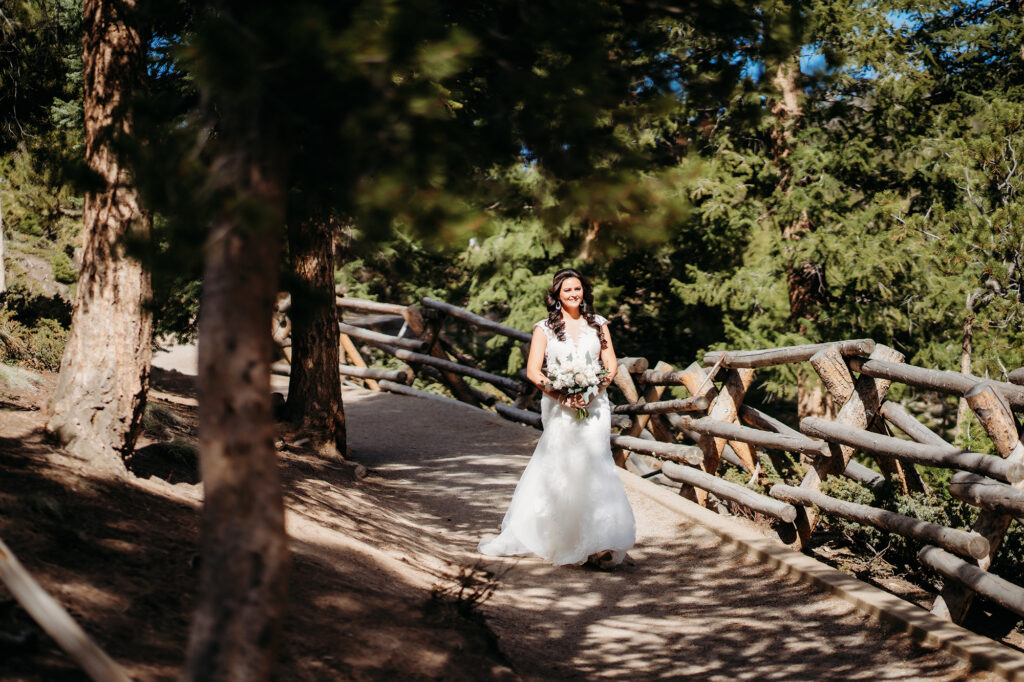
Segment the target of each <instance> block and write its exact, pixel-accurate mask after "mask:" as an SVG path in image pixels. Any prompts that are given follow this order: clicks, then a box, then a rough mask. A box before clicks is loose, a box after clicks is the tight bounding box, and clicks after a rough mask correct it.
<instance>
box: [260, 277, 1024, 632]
mask: <svg viewBox="0 0 1024 682" xmlns="http://www.w3.org/2000/svg"><path fill="white" fill-rule="evenodd" d="M336 302H337V305H338V308H339V309H340V311H341V312H342V314H343V322H342V323H341V350H342V357H343V358H347V362H345V363H344V364H342V365H341V373H342V374H343V376H345V377H348V378H351V379H358V380H361V381H363V382H365V384H366V385H367V386H368V387H369V388H370V389H371V390H387V391H392V392H395V393H402V394H408V395H418V396H422V397H427V398H430V399H433V400H452V399H451V398H447V397H443V396H439V395H437V394H434V393H430V392H427V391H423V390H420V389H417V388H414V387H413V386H412V385H411V384H412V383H413V380H414V378H415V377H417V376H419V377H421V378H423V379H425V380H428V381H430V382H436V383H438V384H441V385H443V386H444V387H445V388H446V389H447V390H448V392H449V393H450V394H451V395H453V396H454V397H455V399H456V400H458V401H459V402H462V403H465V404H469V405H471V406H473V407H476V408H480V409H487V408H490V409H493V410H494V411H495V412H496V413H497V414H499V415H501V416H502V417H505V418H507V419H510V420H514V421H517V422H522V423H525V424H529V425H531V426H534V427H536V428H541V427H542V425H541V418H540V414H539V410H538V407H537V405H536V398H537V391H536V389H535V387H533V386H532V385H531V384H530V383H529V382H527V381H526V380H525V374H524V373H523V372H519V373H518V374H517V375H516V376H513V377H510V376H506V375H504V374H500V373H496V372H491V371H488V370H485V369H483V368H482V367H481V366H480V363H479V362H477V361H476V359H475V358H474V357H473V356H472V354H471V353H467V352H465V351H463V350H461V349H460V348H459V347H458V345H457V344H456V342H455V341H454V340H453V339H452V338H451V337H449V336H448V334H447V333H446V330H445V325H446V323H448V322H454V323H459V324H461V325H465V324H468V325H470V327H471V328H472V329H474V330H476V331H478V332H484V333H490V334H499V335H502V336H505V337H508V338H510V339H512V340H513V341H514V342H516V343H518V344H520V349H521V351H522V353H523V354H524V357H525V356H526V355H528V348H529V342H530V339H531V335H530V334H529V333H527V332H525V331H522V330H518V329H515V328H512V327H509V326H507V325H504V324H502V323H501V322H497V321H495V320H491V319H489V318H486V317H483V316H480V315H476V314H475V313H472V312H470V311H468V310H465V309H463V308H459V307H457V306H454V305H451V304H448V303H445V302H443V301H438V300H435V299H430V298H425V299H423V301H422V302H421V304H420V305H396V304H391V303H380V302H376V301H368V300H363V299H357V298H351V297H347V296H339V297H338V298H337V300H336ZM279 311H280V312H281V313H282V314H284V313H286V312H287V302H286V301H284V302H283V304H282V305H280V306H279ZM395 327H399V330H398V332H397V333H394V332H392V333H387V332H385V331H382V330H383V329H391V330H394V328H395ZM279 328H280V329H284V328H287V324H286V323H284V324H281V325H280V327H279ZM275 338H277V339H278V342H279V344H280V345H281V346H282V348H283V349H285V350H286V349H287V346H288V339H287V335H286V334H282V333H280V332H279V333H278V334H277V335H276V336H275ZM357 343H358V344H361V345H362V347H363V351H366V350H367V347H370V348H375V349H378V350H379V351H382V352H383V353H384V354H387V355H390V356H392V357H394V358H396V359H398V360H399V361H400V362H401V363H403V367H402V369H399V370H395V369H387V368H380V367H371V366H369V365H368V363H367V361H366V358H365V357H364V352H363V351H360V349H359V348H358V347H357ZM285 355H286V357H287V356H288V353H287V352H285ZM903 359H904V357H903V355H902V354H901V353H900V352H898V351H896V350H894V349H892V348H889V347H887V346H884V345H882V344H876V343H875V342H874V341H873V340H871V339H852V340H842V341H836V342H832V343H821V344H807V345H799V346H789V347H783V348H771V349H762V350H740V351H713V352H709V353H707V354H706V355H705V356H704V358H703V363H702V364H699V363H692V364H690V365H689V366H687V367H686V368H684V369H681V370H680V369H676V367H675V366H674V365H671V364H669V363H667V362H664V361H660V362H657V363H655V364H654V366H653V367H651V365H650V363H649V361H648V360H647V359H645V358H629V357H626V358H620V360H619V370H618V373H617V375H616V376H615V377H614V383H615V386H616V387H617V388H618V391H619V392H620V393H621V396H622V399H623V400H622V401H621V404H618V405H615V406H614V407H613V415H614V417H613V427H614V428H615V429H616V430H617V432H616V433H613V434H612V435H611V446H612V449H613V455H614V457H615V460H616V463H617V464H619V465H620V466H623V467H626V466H627V464H628V466H629V467H630V468H633V469H634V470H636V471H637V472H638V473H641V474H642V475H646V476H651V475H656V474H661V475H663V476H665V477H666V478H668V479H669V480H672V481H675V482H678V483H680V485H681V487H680V494H681V495H683V496H685V497H687V498H689V499H691V500H693V501H694V502H696V503H698V504H701V505H704V506H708V504H709V501H713V500H715V499H717V500H720V501H721V500H726V501H728V502H730V503H732V504H735V505H739V506H740V507H742V508H744V509H747V510H750V511H752V512H756V513H758V514H762V515H764V516H767V517H770V518H772V519H774V520H775V522H774V525H773V528H774V530H775V531H776V533H777V535H778V538H779V540H780V541H781V542H784V543H786V544H788V545H789V546H791V547H794V548H798V549H801V548H806V547H807V546H808V543H809V541H810V536H811V532H812V531H813V529H814V526H815V523H816V521H817V515H818V513H819V512H823V513H826V514H829V515H831V516H836V517H840V518H843V519H846V520H848V521H851V522H854V523H857V524H862V525H866V526H871V527H873V528H877V529H880V530H882V531H884V532H888V533H894V534H898V535H900V536H903V537H905V538H910V539H913V540H915V541H917V542H919V543H923V544H924V547H923V549H922V550H921V551H920V553H919V555H918V558H919V560H920V561H921V563H922V564H923V565H925V566H928V567H929V568H931V569H932V570H934V571H936V572H937V573H939V574H940V575H942V576H943V577H944V579H945V580H944V586H943V588H942V591H941V594H940V595H939V596H938V597H937V598H936V600H935V605H934V607H933V612H934V613H936V614H938V615H940V616H943V617H946V618H948V619H951V620H953V621H956V622H962V621H963V619H964V617H965V615H966V612H967V608H968V607H969V605H970V603H971V599H972V597H973V595H974V594H982V595H984V596H985V597H987V598H989V599H991V600H992V601H994V602H996V603H998V604H1001V605H1002V606H1004V607H1006V608H1008V609H1010V610H1012V611H1014V612H1015V613H1017V614H1019V615H1021V616H1024V588H1021V587H1020V586H1017V585H1015V584H1013V583H1010V582H1009V581H1006V580H1004V579H1002V578H1000V577H998V576H996V575H994V574H992V573H990V572H989V571H988V569H989V567H990V566H991V565H992V561H993V559H994V557H995V555H996V553H997V552H998V551H999V548H1000V545H1001V542H1002V540H1003V537H1004V535H1005V533H1006V531H1007V530H1008V528H1009V525H1010V522H1011V521H1012V520H1013V519H1014V518H1016V517H1024V444H1022V443H1021V440H1020V432H1019V431H1018V428H1017V424H1016V420H1015V417H1014V413H1015V412H1024V368H1022V369H1018V370H1015V371H1013V372H1010V373H1009V375H1008V378H1009V379H1010V381H1007V382H1000V381H990V380H987V379H982V378H980V377H974V376H970V375H966V374H961V373H959V372H948V371H939V370H932V369H927V368H924V367H917V366H914V365H910V364H906V363H904V362H903ZM789 363H809V364H810V365H811V367H812V368H813V370H814V371H815V372H816V374H817V375H818V377H819V378H820V379H821V382H822V384H823V385H824V386H825V387H826V389H827V391H828V394H829V396H830V397H831V399H832V401H833V403H834V406H835V408H836V414H835V417H834V418H833V419H823V418H818V417H807V418H804V419H802V420H801V421H800V423H799V428H798V429H793V428H791V427H790V426H788V425H786V424H785V423H783V422H782V421H780V420H778V419H776V418H775V417H773V416H771V415H769V414H766V413H765V412H763V411H762V410H760V409H757V408H755V407H753V406H750V405H747V404H745V402H744V401H745V398H746V394H747V391H748V389H749V387H750V386H751V383H752V381H753V378H754V374H755V371H756V370H758V369H761V368H767V367H775V366H778V365H781V364H789ZM275 370H276V371H279V372H281V373H286V372H287V367H286V366H284V365H282V364H279V365H275ZM467 378H472V379H474V380H476V381H478V382H482V384H486V385H489V386H491V387H493V388H492V389H491V390H490V391H487V390H482V389H481V388H478V387H477V386H474V385H472V384H471V383H469V382H467V381H466V379H467ZM893 382H899V383H903V384H906V385H908V386H912V387H916V388H920V389H926V390H928V391H937V392H939V393H943V394H949V395H955V396H959V397H962V398H963V399H964V400H965V401H966V403H967V404H968V405H969V406H970V407H971V409H973V411H974V413H975V414H976V415H977V418H978V420H979V422H980V423H981V424H982V426H983V427H984V429H985V431H986V433H987V434H988V437H989V438H990V439H991V441H992V444H993V449H995V451H996V452H997V453H998V454H997V455H990V454H984V453H979V452H969V451H964V450H962V449H960V448H958V447H956V446H955V445H953V444H950V443H948V442H946V441H945V439H943V438H942V437H941V436H940V435H938V434H937V433H935V432H934V431H932V430H930V429H929V428H928V427H926V426H925V425H924V424H922V423H921V422H920V421H918V419H917V418H915V417H914V416H913V415H912V414H910V413H909V412H908V411H907V410H906V409H905V408H904V407H903V406H902V405H900V404H899V403H896V402H894V401H891V400H887V399H886V396H887V393H888V391H889V388H890V386H891V385H892V383H893ZM670 386H681V387H684V388H685V390H686V392H687V393H688V394H689V395H688V396H687V397H685V398H676V399H666V397H665V395H664V394H665V391H666V389H667V388H668V387H670ZM893 429H895V430H896V431H898V432H900V433H902V434H904V437H896V436H895V435H894V430H893ZM857 452H861V453H864V454H865V455H867V456H868V457H870V458H872V459H873V460H874V462H875V463H876V464H877V466H878V468H879V471H880V472H881V473H879V472H876V471H874V470H873V469H871V468H869V467H867V466H865V465H863V464H861V463H859V462H857V461H856V460H855V459H853V455H854V454H855V453H857ZM784 453H791V454H793V455H796V456H799V457H800V458H801V461H803V462H805V463H806V464H807V466H806V469H805V470H803V471H793V470H792V467H788V466H787V463H788V462H789V460H788V459H787V458H786V457H785V455H784ZM637 454H640V455H646V456H648V457H653V458H655V460H658V461H660V463H661V464H660V468H655V469H651V467H650V466H649V464H647V463H646V462H645V461H644V460H642V459H640V458H638V457H637V456H636V455H637ZM762 455H764V456H765V457H767V458H768V460H769V461H770V462H772V464H773V466H774V468H775V469H776V470H777V471H778V472H780V473H784V472H786V471H787V469H789V470H790V473H789V476H788V477H787V476H785V475H784V476H783V480H784V482H783V483H777V484H775V485H773V486H772V487H771V489H770V491H769V494H768V495H764V494H762V493H760V492H757V491H756V490H753V489H751V488H750V487H748V486H745V485H741V484H738V483H735V482H732V481H728V480H725V479H724V478H722V477H721V476H720V474H721V473H723V471H722V462H723V461H724V462H727V463H729V464H730V465H731V466H734V467H737V468H739V469H741V470H743V471H745V472H746V473H747V474H749V476H750V482H751V483H753V482H754V481H757V480H759V479H760V478H761V473H762V464H761V459H760V458H761V456H762ZM918 466H928V467H941V468H945V469H951V470H953V471H954V472H956V473H955V475H954V476H953V477H952V479H951V480H950V483H949V486H948V492H949V494H950V495H951V496H952V497H954V498H956V499H959V500H962V501H964V502H966V503H968V504H970V505H973V506H975V507H977V508H978V509H979V515H978V517H977V520H976V522H975V523H974V524H973V527H971V528H949V527H945V526H942V525H939V524H935V523H931V522H927V521H923V520H920V519H916V518H913V517H911V516H907V515H904V514H899V513H895V512H892V511H888V510H884V509H879V508H876V507H872V506H870V505H865V504H856V503H853V502H848V501H844V500H839V499H836V498H834V497H830V496H828V495H826V494H825V493H824V492H822V490H821V484H822V482H823V481H824V480H825V479H826V478H827V477H828V476H830V475H831V476H844V477H846V478H849V479H851V480H853V481H855V482H857V483H858V484H859V485H862V486H864V487H865V488H868V489H876V488H878V487H880V486H882V485H883V484H884V483H885V482H886V481H887V480H888V481H890V482H891V483H892V484H893V485H894V486H895V487H896V488H897V489H898V490H900V491H901V492H902V493H904V494H909V495H914V494H920V493H924V492H925V491H926V488H927V487H926V483H925V481H924V479H923V478H922V477H921V475H920V473H919V472H918V469H917V467H918ZM797 479H799V480H797ZM712 506H714V505H712Z"/></svg>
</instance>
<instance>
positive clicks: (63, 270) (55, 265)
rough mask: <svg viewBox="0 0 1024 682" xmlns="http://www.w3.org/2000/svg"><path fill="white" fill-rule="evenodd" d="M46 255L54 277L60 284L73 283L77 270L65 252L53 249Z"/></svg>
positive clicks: (76, 276)
mask: <svg viewBox="0 0 1024 682" xmlns="http://www.w3.org/2000/svg"><path fill="white" fill-rule="evenodd" d="M47 255H48V257H49V260H50V266H51V267H52V269H53V278H54V279H56V280H57V281H58V282H61V283H62V284H74V283H75V282H77V281H78V272H77V271H76V270H75V266H74V264H72V262H71V259H70V258H68V256H67V254H66V253H64V252H63V251H59V250H56V249H54V250H52V251H50V252H49V253H48V254H47Z"/></svg>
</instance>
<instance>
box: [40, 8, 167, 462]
mask: <svg viewBox="0 0 1024 682" xmlns="http://www.w3.org/2000/svg"><path fill="white" fill-rule="evenodd" d="M83 9H84V34H85V39H84V50H83V66H84V71H85V153H86V161H87V162H88V164H89V167H90V168H91V169H92V170H93V171H95V172H96V173H97V174H98V175H99V176H100V177H101V178H102V181H103V184H102V186H101V189H99V190H98V191H90V192H88V193H86V195H85V210H84V221H85V225H84V245H83V246H84V248H83V253H82V268H81V272H80V274H79V279H78V294H77V297H76V300H75V309H74V317H73V318H72V323H71V331H70V333H69V335H68V341H67V347H66V348H65V350H64V357H63V358H62V360H61V369H60V378H59V379H58V383H57V388H56V390H55V392H54V396H53V400H52V403H51V407H50V413H51V415H52V416H51V418H50V421H49V423H48V424H47V430H48V431H50V432H51V433H52V434H54V435H55V436H56V437H57V438H58V440H60V442H61V443H63V444H64V445H65V446H66V447H67V449H68V450H69V451H71V452H73V453H75V454H78V455H80V456H83V457H88V458H90V459H95V460H97V461H98V462H101V463H102V464H104V465H105V466H107V467H108V468H110V469H111V470H113V471H117V472H123V471H124V461H123V458H124V457H125V456H126V455H128V454H130V453H131V451H132V449H133V447H134V445H135V438H136V435H137V431H138V426H139V423H140V421H141V419H142V411H143V408H144V406H145V400H146V389H147V386H148V382H149V371H150V359H151V353H152V351H151V343H152V335H153V326H152V316H151V314H150V313H149V311H148V310H147V308H146V305H145V304H146V302H147V301H148V300H149V298H150V295H151V285H150V278H149V274H148V273H147V272H146V270H145V269H144V268H143V267H142V264H141V263H139V262H138V261H136V260H133V259H131V258H128V257H127V256H126V254H125V245H124V239H125V237H126V236H128V235H131V236H133V237H135V238H143V239H144V238H146V237H147V236H148V234H149V228H150V219H149V216H148V215H147V214H146V213H145V212H144V211H143V210H142V209H141V207H140V205H139V196H138V192H137V191H136V188H135V186H134V184H133V182H132V177H131V174H130V173H129V171H128V169H127V168H126V167H125V165H124V164H123V163H122V161H121V160H120V159H119V158H118V156H117V154H116V153H115V150H114V147H115V140H116V139H117V138H118V137H121V136H127V135H130V134H131V132H132V127H133V121H132V114H131V111H130V107H129V99H130V96H131V95H132V93H133V91H135V90H136V89H137V88H138V87H139V85H140V83H141V78H142V73H143V71H142V70H143V68H144V46H143V44H142V40H141V38H140V34H139V30H138V28H137V26H135V25H133V21H134V19H135V17H136V7H135V1H134V0H114V1H112V0H85V4H84V8H83Z"/></svg>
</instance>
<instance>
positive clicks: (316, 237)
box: [287, 221, 346, 459]
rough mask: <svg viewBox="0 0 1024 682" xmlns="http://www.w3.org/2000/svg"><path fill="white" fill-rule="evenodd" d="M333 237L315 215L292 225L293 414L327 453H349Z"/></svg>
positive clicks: (320, 451)
mask: <svg viewBox="0 0 1024 682" xmlns="http://www.w3.org/2000/svg"><path fill="white" fill-rule="evenodd" d="M333 241H334V238H333V235H332V230H331V228H330V225H329V224H328V223H324V222H318V221H309V222H306V223H304V224H293V225H290V226H289V229H288V246H289V249H290V251H291V259H292V269H293V271H294V275H295V279H294V286H293V287H292V292H291V294H292V309H291V318H292V360H291V378H290V379H289V381H288V405H287V408H288V418H289V419H290V420H291V422H292V423H293V424H294V425H295V426H296V428H298V429H299V430H301V431H302V432H303V433H305V434H306V435H308V436H309V437H310V438H311V440H312V445H313V448H314V449H315V450H316V451H317V453H318V454H319V455H320V456H321V457H324V458H326V459H338V458H342V457H344V455H345V453H346V446H345V413H344V411H343V406H342V402H341V375H340V373H339V371H338V365H339V363H340V358H339V352H338V344H339V341H340V334H339V331H338V309H337V306H335V304H334V245H333Z"/></svg>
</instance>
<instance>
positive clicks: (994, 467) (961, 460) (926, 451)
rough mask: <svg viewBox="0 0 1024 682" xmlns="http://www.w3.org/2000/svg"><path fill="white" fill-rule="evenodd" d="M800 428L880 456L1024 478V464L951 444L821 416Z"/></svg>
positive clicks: (1003, 477) (1015, 479)
mask: <svg viewBox="0 0 1024 682" xmlns="http://www.w3.org/2000/svg"><path fill="white" fill-rule="evenodd" d="M800 431H801V432H803V433H804V434H806V435H808V436H813V437H815V438H823V439H825V440H828V441H831V442H833V443H841V444H843V445H846V446H849V447H852V448H858V449H860V450H864V451H866V452H873V453H878V454H880V455H889V456H890V457H899V458H900V459H906V460H909V461H911V462H917V463H919V464H925V465H927V466H935V467H942V468H944V469H962V470H964V471H972V472H974V473H976V474H983V475H985V476H992V477H994V478H998V479H999V480H1001V481H1009V482H1011V483H1017V482H1018V481H1024V464H1021V463H1020V462H1008V461H1006V460H1004V459H1000V458H999V457H994V456H992V455H985V454H982V453H980V452H967V451H964V450H961V449H960V448H958V447H956V446H955V445H949V444H948V443H947V444H945V445H944V446H942V447H940V446H938V445H925V444H923V443H915V442H914V441H909V440H901V439H899V438H893V437H892V436H883V435H881V434H877V433H871V432H870V431H865V430H863V429H857V428H854V427H852V426H846V425H845V424H837V423H835V422H830V421H828V420H826V419H821V418H819V417H806V418H805V419H803V420H801V421H800Z"/></svg>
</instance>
